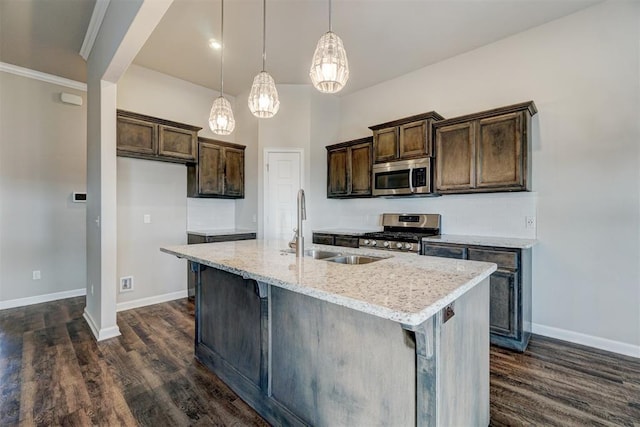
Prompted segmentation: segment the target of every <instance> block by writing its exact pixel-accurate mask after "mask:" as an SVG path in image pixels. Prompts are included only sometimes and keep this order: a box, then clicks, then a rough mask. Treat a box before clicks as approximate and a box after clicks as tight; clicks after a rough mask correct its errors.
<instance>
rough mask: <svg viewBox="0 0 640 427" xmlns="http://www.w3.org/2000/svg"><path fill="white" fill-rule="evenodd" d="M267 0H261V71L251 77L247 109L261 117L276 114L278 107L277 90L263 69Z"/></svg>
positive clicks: (265, 56) (266, 117) (274, 83)
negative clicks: (251, 83) (251, 82)
mask: <svg viewBox="0 0 640 427" xmlns="http://www.w3.org/2000/svg"><path fill="white" fill-rule="evenodd" d="M266 39H267V0H262V71H261V72H260V73H258V75H256V77H255V78H254V79H253V85H252V86H251V92H250V93H249V100H248V104H249V110H251V113H252V114H253V115H254V116H256V117H259V118H261V119H268V118H270V117H273V116H275V115H276V113H277V112H278V110H279V109H280V100H279V99H278V90H277V89H276V82H275V81H274V80H273V77H271V75H270V74H269V73H267V72H266V71H265V63H266V60H267V42H266Z"/></svg>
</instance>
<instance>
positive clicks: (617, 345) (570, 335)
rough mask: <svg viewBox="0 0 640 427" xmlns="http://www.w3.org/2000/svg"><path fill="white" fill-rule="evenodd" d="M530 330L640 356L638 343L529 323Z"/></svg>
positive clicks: (601, 348)
mask: <svg viewBox="0 0 640 427" xmlns="http://www.w3.org/2000/svg"><path fill="white" fill-rule="evenodd" d="M531 329H532V332H533V333H534V334H538V335H544V336H545V337H550V338H556V339H559V340H563V341H569V342H572V343H574V344H581V345H586V346H588V347H594V348H597V349H600V350H606V351H610V352H613V353H618V354H623V355H625V356H631V357H637V358H640V345H633V344H627V343H624V342H620V341H613V340H609V339H606V338H600V337H594V336H593V335H586V334H581V333H579V332H573V331H568V330H566V329H560V328H553V327H551V326H545V325H538V324H536V323H533V324H532V325H531Z"/></svg>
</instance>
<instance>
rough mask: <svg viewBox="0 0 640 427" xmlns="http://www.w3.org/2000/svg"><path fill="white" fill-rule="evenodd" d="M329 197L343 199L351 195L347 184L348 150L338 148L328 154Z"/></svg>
mask: <svg viewBox="0 0 640 427" xmlns="http://www.w3.org/2000/svg"><path fill="white" fill-rule="evenodd" d="M327 157H328V159H327V163H328V165H327V167H328V170H327V197H343V196H346V195H347V194H349V185H348V183H347V178H348V177H347V166H348V149H347V148H346V147H344V148H338V149H335V150H331V151H328V152H327Z"/></svg>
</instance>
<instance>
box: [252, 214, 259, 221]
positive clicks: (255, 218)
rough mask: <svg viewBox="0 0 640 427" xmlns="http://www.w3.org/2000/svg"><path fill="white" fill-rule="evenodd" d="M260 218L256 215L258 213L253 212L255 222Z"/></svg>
mask: <svg viewBox="0 0 640 427" xmlns="http://www.w3.org/2000/svg"><path fill="white" fill-rule="evenodd" d="M257 220H258V218H257V217H256V214H253V222H256V221H257Z"/></svg>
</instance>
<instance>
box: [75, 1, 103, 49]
mask: <svg viewBox="0 0 640 427" xmlns="http://www.w3.org/2000/svg"><path fill="white" fill-rule="evenodd" d="M109 1H110V0H96V5H95V6H94V7H93V13H92V14H91V20H90V21H89V26H88V27H87V33H86V34H85V35H84V41H83V42H82V47H81V48H80V56H82V57H83V58H84V60H85V61H86V60H87V59H88V58H89V55H90V54H91V49H93V43H95V41H96V37H98V31H100V26H101V25H102V21H103V20H104V15H105V14H106V13H107V7H109Z"/></svg>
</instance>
